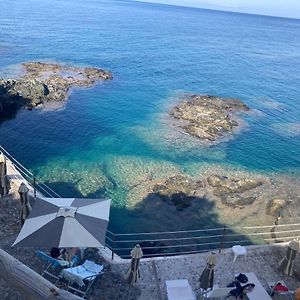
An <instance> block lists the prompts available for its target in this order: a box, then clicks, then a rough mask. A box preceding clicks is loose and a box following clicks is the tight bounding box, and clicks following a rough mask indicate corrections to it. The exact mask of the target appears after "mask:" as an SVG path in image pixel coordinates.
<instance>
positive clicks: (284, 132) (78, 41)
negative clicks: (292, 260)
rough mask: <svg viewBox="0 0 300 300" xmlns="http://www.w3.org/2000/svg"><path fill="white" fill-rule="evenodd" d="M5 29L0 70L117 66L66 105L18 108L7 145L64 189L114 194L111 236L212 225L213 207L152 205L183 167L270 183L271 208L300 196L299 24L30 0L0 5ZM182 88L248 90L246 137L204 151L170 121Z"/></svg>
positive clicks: (223, 92)
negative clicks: (160, 186)
mask: <svg viewBox="0 0 300 300" xmlns="http://www.w3.org/2000/svg"><path fill="white" fill-rule="evenodd" d="M0 28H3V30H1V33H0V54H1V61H0V77H6V78H7V77H13V76H15V75H17V74H20V64H21V63H23V62H27V61H44V62H59V63H62V64H65V65H74V66H92V67H99V68H104V69H107V70H110V71H111V72H112V73H113V77H114V78H113V80H111V81H109V82H103V83H100V84H97V85H96V86H95V87H91V88H88V89H84V88H75V89H72V91H71V94H70V97H69V99H68V100H67V101H66V102H64V103H60V104H61V105H60V106H54V107H48V109H44V110H43V109H39V110H32V111H26V110H21V111H20V112H19V113H18V114H16V116H14V118H12V119H10V120H6V121H4V122H3V123H1V124H0V143H1V145H2V146H4V148H6V149H7V150H8V151H9V152H10V153H11V154H12V155H13V156H14V157H15V158H16V159H18V160H19V161H20V162H21V163H22V164H23V165H24V166H26V167H27V168H28V169H30V170H31V171H32V172H33V173H34V174H36V175H37V177H38V178H39V180H40V181H43V182H45V183H47V184H49V185H50V186H51V187H52V188H53V189H54V190H55V191H56V192H57V193H59V194H60V195H61V196H65V197H110V198H112V203H113V204H112V210H111V221H110V227H111V229H112V230H113V231H115V232H129V231H132V230H137V231H152V230H154V229H157V230H166V231H168V230H179V229H194V228H202V227H205V225H206V224H207V223H208V222H209V221H210V220H209V218H205V217H204V216H203V215H201V218H200V217H199V216H198V219H197V218H196V217H195V215H193V214H189V213H184V212H177V215H176V213H175V214H173V215H172V218H170V214H168V212H169V210H170V211H172V208H170V207H167V206H162V207H161V210H159V209H155V207H154V206H151V205H150V206H149V205H148V203H146V202H143V199H144V198H143V197H144V195H145V191H147V189H148V186H147V184H146V183H147V182H148V181H152V182H154V181H155V180H158V181H159V180H164V179H166V178H170V177H172V176H175V175H184V176H190V177H194V178H196V177H200V176H201V175H203V174H207V173H209V172H211V173H212V172H214V173H218V172H219V173H220V174H225V175H226V174H233V173H235V174H236V176H239V175H242V176H248V175H249V174H250V175H251V176H252V177H257V178H260V177H263V178H264V179H265V180H266V182H268V184H266V190H265V191H264V192H263V193H262V195H261V198H260V199H263V198H264V197H265V198H264V199H265V202H264V204H266V203H267V202H268V201H269V200H270V197H280V198H284V200H286V201H294V202H297V201H298V199H299V193H298V191H297V189H295V186H297V184H296V182H297V178H299V173H300V160H299V158H300V134H299V124H300V113H299V112H300V101H299V94H300V90H299V84H298V82H299V80H300V60H299V57H300V52H299V51H300V50H299V49H300V22H299V20H294V19H285V18H275V17H264V16H255V15H244V14H236V13H228V12H219V11H210V10H202V9H192V8H184V7H181V8H180V7H176V6H165V5H156V4H146V3H134V2H131V1H106V0H99V1H97V2H96V1H92V0H88V1H85V2H84V3H79V2H78V1H69V0H63V1H56V2H55V5H53V3H52V2H50V1H48V0H47V1H42V2H37V1H34V0H25V1H22V3H18V5H15V3H14V2H10V1H8V2H1V3H0ZM186 93H189V94H210V95H217V96H222V97H233V98H238V99H240V100H241V101H243V102H244V103H245V104H247V106H249V107H250V109H251V111H250V113H249V114H246V115H241V118H242V119H243V120H244V126H243V127H242V129H241V131H239V132H237V133H236V134H235V135H234V136H232V138H230V139H229V140H226V141H224V142H222V143H220V144H218V145H214V146H211V147H205V146H203V145H202V144H201V143H199V142H198V141H197V140H195V139H194V138H192V137H189V136H187V135H184V134H182V133H181V134H180V133H178V132H176V131H175V130H174V128H172V126H169V125H170V124H169V122H168V112H169V111H170V109H171V107H173V106H174V105H176V104H177V103H178V101H180V99H181V98H182V95H184V94H186ZM250 175H249V176H250ZM283 178H284V179H283ZM273 180H274V181H275V182H280V184H279V185H278V187H276V188H274V187H273V185H272V184H271V183H272V181H273ZM283 182H284V183H283ZM273 191H277V193H275V192H273ZM267 194H268V195H269V196H267ZM263 196H264V197H263ZM261 201H262V200H261ZM259 203H261V202H259ZM289 203H290V202H289ZM263 207H264V206H263ZM200 209H201V204H199V210H200ZM247 209H248V208H245V209H244V211H246V210H247ZM244 211H242V210H241V211H240V213H241V216H243V217H245V213H244ZM222 213H223V211H220V207H218V205H213V207H212V214H213V215H214V216H215V218H214V220H215V223H214V225H223V224H224V223H225V224H232V221H230V220H229V217H228V218H227V219H226V218H225V217H224V216H222ZM209 217H210V218H211V215H210V216H209ZM249 218H250V217H249V216H247V218H246V219H247V220H246V221H245V223H247V224H248V221H249ZM242 219H243V218H241V221H242ZM271 221H272V222H273V220H270V222H271ZM253 222H255V218H254V217H253ZM136 224H138V229H137V225H136ZM182 227H184V228H182Z"/></svg>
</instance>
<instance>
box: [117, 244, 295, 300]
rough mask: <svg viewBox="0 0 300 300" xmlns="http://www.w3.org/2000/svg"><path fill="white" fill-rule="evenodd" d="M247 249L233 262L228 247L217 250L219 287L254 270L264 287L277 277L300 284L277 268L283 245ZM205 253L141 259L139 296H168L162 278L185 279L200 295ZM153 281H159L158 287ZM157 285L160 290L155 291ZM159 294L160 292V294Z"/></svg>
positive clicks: (119, 267) (143, 298) (121, 270)
mask: <svg viewBox="0 0 300 300" xmlns="http://www.w3.org/2000/svg"><path fill="white" fill-rule="evenodd" d="M247 249H248V250H247V252H248V253H247V259H246V262H245V260H244V258H243V257H238V258H237V260H236V262H235V263H233V262H232V261H233V254H232V252H231V249H227V250H223V251H222V252H221V253H217V265H216V268H215V284H218V285H219V287H226V285H227V284H228V283H230V282H231V281H232V280H233V279H234V274H237V273H240V272H241V273H246V272H254V273H255V274H256V276H257V278H258V279H259V280H260V281H261V283H262V284H263V286H265V288H266V289H267V282H272V281H277V280H280V279H281V280H282V279H283V280H284V281H285V282H286V284H287V285H288V287H289V288H290V289H296V288H297V287H299V286H300V283H299V282H298V281H297V280H296V279H295V278H293V277H289V276H285V275H283V274H281V273H280V272H279V271H278V270H277V266H278V261H279V260H280V258H281V257H282V255H283V254H284V253H285V247H284V246H283V245H281V246H279V245H278V246H261V247H249V248H247ZM208 255H209V253H203V254H193V255H187V256H181V257H169V258H162V259H156V260H151V261H148V260H144V261H142V263H141V267H140V271H141V278H140V280H139V282H138V284H137V286H138V287H139V288H140V289H141V291H142V294H141V296H140V298H139V299H140V300H149V299H153V300H154V299H157V300H160V299H167V293H166V286H165V282H166V280H172V279H188V281H189V283H190V284H191V286H192V288H193V290H194V291H195V292H196V294H197V299H201V296H200V290H199V277H200V275H201V272H202V271H203V269H204V268H205V265H206V258H207V257H208ZM153 264H155V268H156V269H157V275H156V274H155V271H154V270H153ZM128 267H129V265H128V264H116V265H113V270H114V271H115V272H118V273H122V274H125V272H126V270H127V268H128ZM156 276H157V278H156ZM156 283H158V287H157V286H156ZM158 288H159V291H157V289H158ZM158 295H161V298H160V296H158ZM258 300H259V299H258Z"/></svg>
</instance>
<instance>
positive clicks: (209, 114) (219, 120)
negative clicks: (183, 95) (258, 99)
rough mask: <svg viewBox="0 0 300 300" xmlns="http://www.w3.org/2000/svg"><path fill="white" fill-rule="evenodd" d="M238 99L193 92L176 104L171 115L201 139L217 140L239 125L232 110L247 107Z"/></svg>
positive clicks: (245, 109) (244, 109)
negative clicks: (193, 93)
mask: <svg viewBox="0 0 300 300" xmlns="http://www.w3.org/2000/svg"><path fill="white" fill-rule="evenodd" d="M248 110H249V107H248V106H247V105H245V104H244V103H243V102H241V101H240V100H239V99H232V98H221V97H216V96H202V95H193V96H190V97H188V98H187V99H186V100H185V101H183V102H181V103H180V104H179V105H176V106H175V107H174V108H173V109H172V110H171V111H170V116H171V117H172V118H173V119H174V120H175V121H176V122H175V126H176V127H179V128H180V129H181V130H183V131H184V133H187V134H190V135H192V136H194V137H196V138H199V139H200V140H203V141H207V142H216V141H218V140H219V139H220V138H222V137H224V136H226V135H228V134H230V133H233V132H234V131H236V129H237V128H238V127H240V125H241V124H240V121H239V120H238V119H237V118H235V117H234V113H237V112H245V111H248Z"/></svg>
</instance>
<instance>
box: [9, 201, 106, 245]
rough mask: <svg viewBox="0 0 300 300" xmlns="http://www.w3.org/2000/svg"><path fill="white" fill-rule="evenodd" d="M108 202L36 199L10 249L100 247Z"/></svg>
mask: <svg viewBox="0 0 300 300" xmlns="http://www.w3.org/2000/svg"><path fill="white" fill-rule="evenodd" d="M110 203H111V200H104V199H77V198H36V199H35V203H34V206H33V209H32V211H31V212H30V214H29V216H28V218H27V219H26V221H25V223H24V225H23V227H22V229H21V231H20V233H19V235H18V237H17V239H16V240H15V242H14V244H13V246H15V245H18V246H19V247H22V246H30V247H31V246H33V247H34V246H35V247H57V248H71V247H95V248H98V247H103V245H104V244H105V235H106V229H107V225H108V221H109V210H110Z"/></svg>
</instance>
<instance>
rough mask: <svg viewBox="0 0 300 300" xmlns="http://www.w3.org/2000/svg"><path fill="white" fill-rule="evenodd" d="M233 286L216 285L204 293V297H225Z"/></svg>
mask: <svg viewBox="0 0 300 300" xmlns="http://www.w3.org/2000/svg"><path fill="white" fill-rule="evenodd" d="M231 290H232V288H219V287H214V288H213V289H212V290H211V291H209V292H206V293H204V299H220V300H221V299H225V297H226V296H227V295H228V293H229V292H230V291H231Z"/></svg>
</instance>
